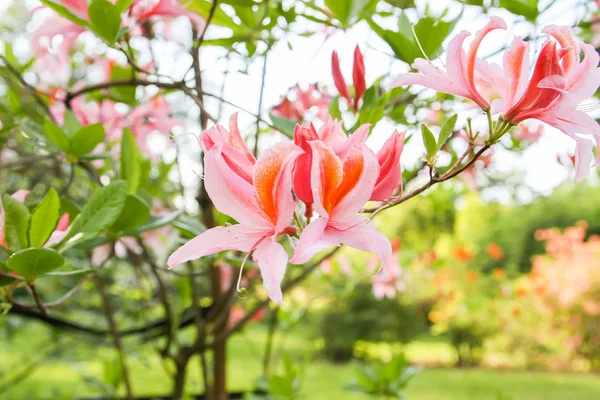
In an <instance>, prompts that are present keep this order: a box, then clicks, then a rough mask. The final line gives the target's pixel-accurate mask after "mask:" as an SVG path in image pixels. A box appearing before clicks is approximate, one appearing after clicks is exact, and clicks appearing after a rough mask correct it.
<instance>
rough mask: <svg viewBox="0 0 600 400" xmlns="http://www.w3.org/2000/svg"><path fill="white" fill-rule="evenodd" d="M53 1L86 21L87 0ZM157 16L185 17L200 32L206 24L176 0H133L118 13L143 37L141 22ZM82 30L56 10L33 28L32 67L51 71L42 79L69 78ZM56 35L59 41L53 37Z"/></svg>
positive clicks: (132, 33)
mask: <svg viewBox="0 0 600 400" xmlns="http://www.w3.org/2000/svg"><path fill="white" fill-rule="evenodd" d="M53 2H54V3H56V4H58V5H60V6H63V7H64V8H65V9H66V10H67V11H68V12H70V13H71V14H73V15H74V16H75V17H77V18H80V19H81V20H83V21H86V22H89V17H88V11H89V10H88V9H89V4H88V1H87V0H54V1H53ZM42 10H45V7H38V8H36V9H35V10H34V11H33V12H34V13H39V12H40V11H42ZM157 17H160V18H162V19H163V20H172V19H174V18H177V17H187V18H188V19H189V20H190V21H191V23H192V25H193V27H194V28H195V29H196V30H198V31H201V30H202V29H203V28H204V25H205V20H204V18H202V17H201V16H200V15H198V14H196V13H193V12H190V11H188V10H186V9H185V8H183V6H182V5H181V3H180V2H179V0H134V1H133V2H131V5H130V6H129V8H127V9H126V10H125V12H124V13H123V15H122V16H121V23H122V25H123V26H125V27H127V28H128V30H129V34H130V35H132V36H143V35H144V34H145V33H146V31H145V28H144V25H143V24H144V22H146V21H149V20H152V19H154V18H157ZM84 32H85V28H84V27H83V26H81V25H78V24H76V23H75V22H73V21H71V20H69V19H67V18H64V17H62V16H60V15H58V14H56V13H51V14H49V15H48V16H46V17H45V18H44V21H43V23H42V24H40V25H39V26H38V27H37V28H36V29H35V30H34V31H33V33H32V43H31V47H32V50H33V53H34V55H35V56H36V60H35V64H34V67H35V68H36V69H37V70H38V71H40V73H47V71H52V74H48V75H47V76H46V78H48V79H44V81H54V80H58V81H60V82H64V81H66V80H68V77H69V72H70V69H71V61H70V57H69V56H70V53H71V51H72V50H73V49H74V48H75V46H76V44H77V39H78V38H79V36H80V35H81V34H82V33H84ZM58 37H61V38H62V40H60V41H56V40H54V39H55V38H58ZM57 43H58V44H57Z"/></svg>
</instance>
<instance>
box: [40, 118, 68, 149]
mask: <svg viewBox="0 0 600 400" xmlns="http://www.w3.org/2000/svg"><path fill="white" fill-rule="evenodd" d="M44 134H45V135H46V136H47V137H48V139H50V141H51V142H52V143H54V144H55V145H56V146H57V147H58V148H59V149H61V150H62V151H64V152H65V153H68V152H69V150H70V147H69V138H68V137H67V135H65V133H64V132H63V130H62V129H60V128H59V127H58V125H56V124H55V123H54V122H52V121H51V120H49V119H47V120H46V121H44Z"/></svg>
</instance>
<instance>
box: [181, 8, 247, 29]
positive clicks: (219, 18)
mask: <svg viewBox="0 0 600 400" xmlns="http://www.w3.org/2000/svg"><path fill="white" fill-rule="evenodd" d="M236 5H237V6H238V7H243V6H241V5H240V4H239V2H236ZM252 5H253V4H250V5H249V6H248V7H246V8H251V7H252ZM211 7H212V1H206V0H195V1H193V2H192V3H191V4H190V5H188V6H187V7H186V8H187V9H188V10H190V11H193V12H195V13H197V14H200V15H202V16H203V17H204V18H205V19H206V18H208V16H209V14H210V9H211ZM236 11H237V10H236ZM210 23H211V25H219V26H223V27H225V28H229V29H231V30H233V31H234V32H240V31H242V30H243V31H244V32H247V29H243V27H242V26H240V25H238V24H236V23H235V21H234V20H233V19H232V18H231V17H230V16H229V15H227V14H226V13H225V12H224V11H223V10H222V9H221V7H217V8H216V9H215V12H214V15H213V17H212V19H211V20H210Z"/></svg>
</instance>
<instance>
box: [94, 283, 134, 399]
mask: <svg viewBox="0 0 600 400" xmlns="http://www.w3.org/2000/svg"><path fill="white" fill-rule="evenodd" d="M96 283H97V284H98V292H99V293H100V297H101V298H102V308H103V309H104V314H105V315H106V320H107V321H108V326H109V328H110V334H111V336H112V338H113V344H114V346H115V349H116V350H117V353H118V354H119V362H120V364H121V373H122V374H123V382H124V383H125V393H126V395H127V399H133V392H132V390H131V381H130V379H129V370H128V368H127V359H126V357H125V350H124V349H123V342H122V341H121V336H120V334H119V331H118V328H117V321H116V320H115V314H114V310H113V307H112V304H111V303H110V298H109V297H108V294H107V292H106V287H105V286H104V278H102V276H100V273H97V274H96Z"/></svg>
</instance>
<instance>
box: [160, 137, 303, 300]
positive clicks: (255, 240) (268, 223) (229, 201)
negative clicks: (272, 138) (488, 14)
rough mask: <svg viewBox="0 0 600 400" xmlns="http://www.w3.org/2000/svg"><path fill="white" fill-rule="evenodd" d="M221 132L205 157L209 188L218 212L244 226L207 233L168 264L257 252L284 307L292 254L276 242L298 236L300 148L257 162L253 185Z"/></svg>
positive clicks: (283, 148)
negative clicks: (295, 170) (294, 176)
mask: <svg viewBox="0 0 600 400" xmlns="http://www.w3.org/2000/svg"><path fill="white" fill-rule="evenodd" d="M213 129H215V128H213ZM217 131H220V132H223V133H224V134H223V136H222V137H221V138H220V140H218V141H216V142H214V143H213V144H212V145H211V147H210V150H208V152H207V153H206V154H205V157H204V163H205V178H204V184H205V188H206V191H207V192H208V194H209V196H210V198H211V199H212V201H213V204H214V206H215V208H216V209H217V210H219V211H220V212H222V213H224V214H227V215H230V216H231V217H233V218H234V219H235V220H236V221H238V222H239V224H237V225H229V226H217V227H215V228H212V229H209V230H207V231H206V232H204V233H202V234H200V235H199V236H197V237H195V238H194V239H192V240H190V241H189V242H187V243H186V244H184V245H183V246H181V247H180V248H179V249H177V250H176V251H175V252H174V253H173V254H172V255H171V256H170V257H169V259H168V261H167V264H168V265H169V267H170V268H172V267H174V266H175V265H177V264H180V263H183V262H186V261H189V260H194V259H197V258H200V257H204V256H207V255H210V254H215V253H218V252H221V251H223V250H238V251H243V252H248V253H250V252H252V258H253V260H254V261H255V262H256V263H257V265H258V266H259V268H260V271H261V274H262V277H263V285H264V286H265V288H266V289H267V292H268V294H269V297H270V298H271V299H272V300H273V301H276V302H279V303H281V301H282V292H281V286H280V285H281V281H282V280H283V276H284V274H285V269H286V266H287V262H288V255H287V253H286V252H285V249H284V248H283V246H282V245H281V244H279V243H277V240H276V239H277V238H278V237H279V236H281V235H283V234H288V233H294V232H295V228H293V227H290V223H291V221H292V216H293V213H294V209H295V202H294V198H293V196H292V180H291V168H292V165H293V163H294V160H295V159H296V157H298V155H299V154H300V153H301V150H300V149H299V148H298V147H297V146H295V145H293V144H291V143H279V144H276V145H274V146H273V147H271V148H269V149H268V150H267V151H266V152H265V153H263V154H262V155H261V157H259V158H258V160H257V161H256V163H255V164H254V166H253V169H252V181H248V180H247V179H246V178H245V176H244V175H239V174H238V173H236V169H233V168H232V167H231V166H230V164H229V163H228V162H227V158H228V152H232V151H233V150H232V148H233V147H234V145H230V144H229V143H228V142H227V140H228V139H230V138H231V137H232V135H229V133H226V132H227V131H226V130H225V129H224V128H217ZM214 133H215V130H213V131H211V132H208V131H204V132H203V133H202V136H203V137H202V138H201V142H206V141H207V139H206V138H205V136H207V135H210V136H211V138H212V140H215V139H217V138H216V135H214ZM229 154H231V153H229Z"/></svg>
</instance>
